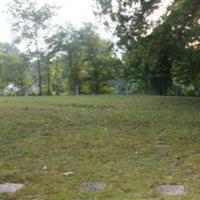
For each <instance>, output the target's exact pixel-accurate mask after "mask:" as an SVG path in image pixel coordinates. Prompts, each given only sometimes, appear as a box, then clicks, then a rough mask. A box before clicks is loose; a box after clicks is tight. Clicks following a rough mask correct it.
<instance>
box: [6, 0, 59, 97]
mask: <svg viewBox="0 0 200 200" xmlns="http://www.w3.org/2000/svg"><path fill="white" fill-rule="evenodd" d="M8 13H9V14H10V15H11V18H12V20H11V25H12V31H13V32H14V33H15V42H16V43H20V42H22V41H23V42H24V41H25V42H26V45H27V47H28V51H29V52H30V54H31V57H34V58H35V59H36V60H37V71H38V87H39V94H40V95H42V72H41V71H42V69H41V53H42V46H41V45H40V43H44V41H43V38H44V37H46V34H47V32H46V31H47V29H48V28H49V21H50V19H51V18H52V17H53V15H54V14H55V7H52V6H51V5H48V4H45V5H43V6H38V4H37V3H36V1H34V0H21V1H19V0H12V1H11V2H10V4H9V6H8ZM43 45H44V44H43Z"/></svg>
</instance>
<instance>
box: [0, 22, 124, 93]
mask: <svg viewBox="0 0 200 200" xmlns="http://www.w3.org/2000/svg"><path fill="white" fill-rule="evenodd" d="M46 45H47V49H48V50H46V51H45V52H44V53H43V52H39V58H38V57H35V55H34V54H33V53H30V54H28V55H25V54H22V53H20V52H19V50H18V49H17V48H16V47H15V46H14V45H13V44H12V45H10V44H7V43H6V44H1V45H0V51H1V54H0V59H1V64H0V86H1V87H0V88H1V91H2V92H3V91H4V90H5V88H7V87H8V86H9V85H10V84H14V85H15V87H17V88H18V94H19V95H25V94H27V93H29V94H31V93H32V94H34V93H35V94H37V93H38V94H40V95H41V94H43V95H52V94H56V95H60V94H64V93H72V94H73V93H76V94H80V93H84V94H90V93H92V94H99V93H105V92H109V91H110V87H109V81H110V80H115V79H116V78H117V77H118V76H119V74H120V70H121V67H120V66H121V65H122V63H121V61H120V60H119V59H118V58H117V56H116V54H115V53H114V51H113V47H112V44H111V43H109V42H107V41H105V40H104V39H102V38H100V37H99V35H98V34H97V33H96V32H95V30H94V27H93V25H91V24H85V25H84V26H83V27H82V28H80V29H74V28H73V27H72V26H71V25H68V26H67V27H66V28H63V27H60V28H59V29H58V30H57V32H56V33H55V34H54V35H52V36H51V37H49V38H46ZM36 58H37V59H39V62H38V60H37V59H36ZM38 65H39V67H38Z"/></svg>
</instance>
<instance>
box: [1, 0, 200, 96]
mask: <svg viewBox="0 0 200 200" xmlns="http://www.w3.org/2000/svg"><path fill="white" fill-rule="evenodd" d="M94 1H96V2H97V8H96V10H95V13H96V15H98V16H99V17H101V18H102V19H103V20H104V24H105V25H106V26H107V27H108V28H109V27H110V26H112V27H113V26H114V34H115V35H116V37H117V38H118V41H117V47H118V48H119V49H121V51H122V53H121V56H120V57H119V56H117V54H116V51H115V48H114V47H115V45H114V44H113V43H112V42H110V41H106V40H104V39H102V38H101V37H100V35H99V34H98V33H97V32H96V29H95V26H94V25H92V24H91V23H85V24H84V25H83V26H82V27H81V28H75V27H73V26H72V25H70V24H68V25H66V26H65V27H57V28H56V30H55V29H51V19H52V17H53V16H54V15H55V14H56V12H58V11H59V10H57V8H56V7H54V6H51V5H47V4H45V5H42V6H39V5H38V4H37V3H36V2H35V1H33V0H13V1H12V2H11V3H10V4H9V6H8V13H9V15H10V16H11V19H12V20H11V25H12V31H13V33H14V34H15V41H14V42H15V43H14V44H7V43H6V44H3V43H2V44H0V91H1V94H5V93H6V92H7V90H8V87H11V85H14V86H15V87H16V88H17V90H16V91H15V93H17V94H19V95H25V94H39V95H53V94H54V95H61V94H101V93H114V92H115V93H127V94H129V93H148V94H160V95H195V96H199V95H200V35H199V32H200V3H199V2H198V1H199V0H174V1H173V2H172V4H171V5H170V6H169V7H168V9H167V10H166V12H165V13H164V14H163V15H162V16H161V17H160V19H159V20H158V21H156V22H153V21H152V18H153V16H155V14H156V12H157V11H158V10H159V9H160V8H161V6H162V1H161V0H149V1H144V0H121V1H115V0H94ZM19 43H22V44H24V45H25V46H26V51H25V53H21V52H20V51H19V50H18V49H17V48H16V45H15V44H19Z"/></svg>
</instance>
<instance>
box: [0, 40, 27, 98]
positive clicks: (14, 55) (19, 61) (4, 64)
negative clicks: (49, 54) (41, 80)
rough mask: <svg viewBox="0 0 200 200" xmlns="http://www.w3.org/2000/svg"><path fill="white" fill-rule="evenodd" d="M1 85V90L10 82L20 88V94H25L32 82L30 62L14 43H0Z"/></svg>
mask: <svg viewBox="0 0 200 200" xmlns="http://www.w3.org/2000/svg"><path fill="white" fill-rule="evenodd" d="M0 52H1V54H0V60H1V65H0V85H1V90H3V89H5V88H6V87H7V86H8V85H9V84H14V85H15V87H18V88H19V93H20V95H25V94H26V92H27V91H28V89H29V87H30V84H31V77H30V71H29V62H28V60H27V58H26V57H25V56H24V55H23V54H20V53H19V51H18V50H17V48H16V47H15V46H14V45H10V44H7V43H5V44H0Z"/></svg>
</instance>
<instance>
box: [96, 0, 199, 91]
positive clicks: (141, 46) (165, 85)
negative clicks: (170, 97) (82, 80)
mask: <svg viewBox="0 0 200 200" xmlns="http://www.w3.org/2000/svg"><path fill="white" fill-rule="evenodd" d="M97 2H98V5H99V7H98V9H99V10H98V12H99V13H100V14H101V15H103V16H106V18H105V19H107V16H109V17H110V20H111V22H110V21H107V22H110V24H113V22H114V24H115V33H116V34H117V36H118V37H119V39H120V40H119V46H122V47H123V48H124V49H125V53H124V56H123V59H124V62H125V69H124V78H125V79H135V80H136V81H138V82H139V83H141V82H143V83H144V85H145V90H146V92H147V91H150V92H151V93H152V92H154V91H155V92H156V93H158V94H161V95H163V94H164V95H166V94H168V92H169V91H170V90H171V89H172V88H173V85H174V84H176V83H177V82H178V83H179V84H182V86H184V87H187V86H189V87H190V88H195V89H194V90H197V92H198V88H199V87H200V85H199V82H198V81H197V80H198V79H199V74H200V65H199V59H200V58H199V56H198V55H199V44H200V40H199V30H200V12H199V10H200V4H199V1H198V0H192V1H190V0H177V1H174V2H173V4H172V5H171V6H170V7H169V8H168V10H167V12H166V13H164V15H163V16H162V18H161V19H160V20H159V21H158V23H157V24H156V25H155V26H154V27H153V26H152V24H151V23H150V16H151V15H152V14H153V13H155V11H156V10H157V9H159V6H161V4H159V2H160V1H154V0H152V1H142V0H141V1H125V0H124V1H114V0H110V1H101V0H97ZM184 72H185V73H184Z"/></svg>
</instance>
